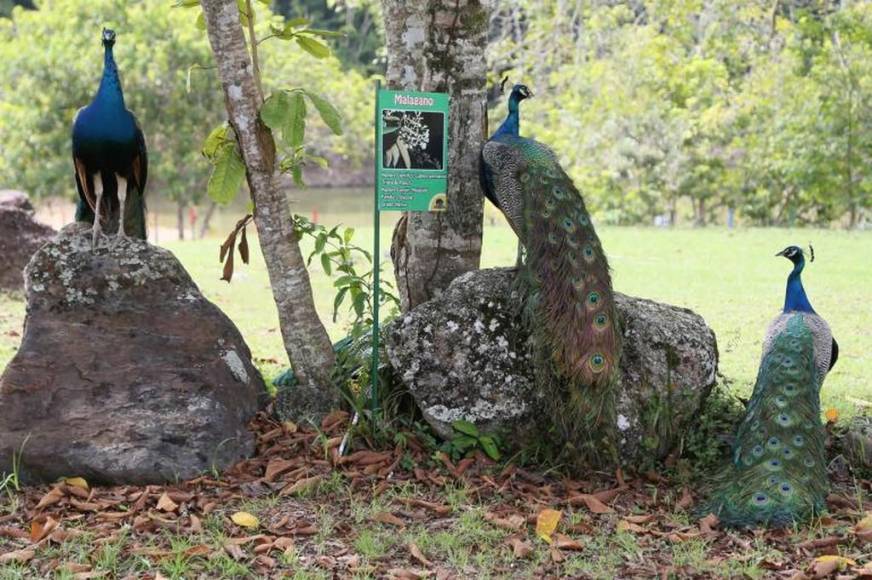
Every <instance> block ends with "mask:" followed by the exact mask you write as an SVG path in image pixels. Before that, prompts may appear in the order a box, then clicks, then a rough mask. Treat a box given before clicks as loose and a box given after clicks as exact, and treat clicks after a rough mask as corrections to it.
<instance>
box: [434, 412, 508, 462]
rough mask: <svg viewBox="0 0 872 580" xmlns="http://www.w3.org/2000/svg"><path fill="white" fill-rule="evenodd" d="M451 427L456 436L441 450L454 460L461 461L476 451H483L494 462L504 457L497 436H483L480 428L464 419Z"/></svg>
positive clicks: (444, 444) (443, 445) (455, 422)
mask: <svg viewBox="0 0 872 580" xmlns="http://www.w3.org/2000/svg"><path fill="white" fill-rule="evenodd" d="M451 427H452V429H454V431H456V434H455V436H454V437H453V438H452V439H451V440H450V441H446V442H445V443H443V444H442V447H441V448H440V449H441V450H442V451H444V452H445V453H447V454H449V455H450V456H451V457H452V458H453V459H459V458H461V457H463V456H464V455H466V454H468V453H469V452H471V451H474V450H476V449H481V450H482V451H484V452H485V454H486V455H487V456H488V457H490V458H491V459H493V460H494V461H499V460H500V458H501V457H502V454H501V453H500V446H499V440H498V439H497V437H496V436H494V435H482V434H481V433H479V431H478V427H476V426H475V425H473V424H472V423H470V422H469V421H464V420H462V419H460V420H457V421H454V422H453V423H451Z"/></svg>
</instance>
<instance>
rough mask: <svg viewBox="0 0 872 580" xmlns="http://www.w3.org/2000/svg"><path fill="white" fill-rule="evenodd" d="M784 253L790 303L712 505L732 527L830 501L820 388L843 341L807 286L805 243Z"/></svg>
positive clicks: (801, 512)
mask: <svg viewBox="0 0 872 580" xmlns="http://www.w3.org/2000/svg"><path fill="white" fill-rule="evenodd" d="M776 255H777V256H784V257H785V258H787V259H789V260H790V261H791V262H793V270H792V271H791V272H790V275H789V276H788V277H787V293H786V297H785V299H784V311H783V312H782V313H781V314H780V315H779V316H778V317H777V318H776V319H775V320H773V321H772V323H771V324H770V325H769V329H768V330H767V332H766V338H765V340H764V342H763V357H762V360H761V362H760V370H759V371H758V373H757V383H756V385H755V386H754V393H753V394H752V396H751V400H750V402H749V403H748V408H747V410H746V414H745V419H744V420H743V421H742V423H741V424H740V426H739V430H738V433H737V435H736V442H735V444H734V447H733V456H732V461H731V463H730V464H729V465H728V466H727V467H726V469H725V470H724V472H723V473H721V474H720V477H719V479H718V481H717V483H716V484H715V487H714V491H713V493H712V496H711V500H710V502H709V504H708V505H707V506H706V510H708V511H711V512H713V513H714V514H716V515H717V516H718V517H719V518H720V520H721V522H722V523H724V524H726V525H728V526H732V527H750V526H755V525H764V526H766V525H770V526H779V527H780V526H786V525H790V524H792V523H794V522H802V521H805V520H808V519H809V518H811V517H812V516H814V515H815V514H817V513H820V512H821V511H822V510H823V509H824V499H825V498H826V495H827V488H828V487H829V485H828V481H827V466H826V454H825V449H824V443H825V438H826V434H825V431H824V428H823V425H822V424H821V420H820V389H821V385H822V384H823V382H824V377H826V375H827V373H828V372H829V371H830V369H832V368H833V365H835V364H836V359H837V358H838V356H839V346H838V344H837V343H836V341H835V340H834V339H833V335H832V333H831V332H830V327H829V326H828V325H827V323H826V321H825V320H824V319H823V318H821V317H820V316H818V314H817V313H816V312H815V311H814V309H813V308H812V307H811V303H810V302H809V300H808V297H807V296H806V294H805V289H804V288H803V285H802V278H801V274H802V270H803V268H804V267H805V255H804V253H803V251H802V249H801V248H799V247H797V246H790V247H788V248H785V249H784V250H783V251H781V252H779V253H778V254H776ZM811 259H812V260H814V253H813V251H812V254H811Z"/></svg>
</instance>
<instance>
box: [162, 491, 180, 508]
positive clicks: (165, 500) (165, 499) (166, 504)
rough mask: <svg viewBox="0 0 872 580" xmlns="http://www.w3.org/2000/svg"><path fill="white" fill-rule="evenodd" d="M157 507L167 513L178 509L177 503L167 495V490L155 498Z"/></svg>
mask: <svg viewBox="0 0 872 580" xmlns="http://www.w3.org/2000/svg"><path fill="white" fill-rule="evenodd" d="M157 509H159V510H161V511H163V512H168V513H169V512H174V511H176V510H177V509H179V504H177V503H176V502H174V501H173V500H171V499H170V496H168V495H167V492H163V494H161V496H160V498H159V499H158V500H157Z"/></svg>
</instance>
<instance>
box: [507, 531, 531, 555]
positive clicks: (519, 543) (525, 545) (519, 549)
mask: <svg viewBox="0 0 872 580" xmlns="http://www.w3.org/2000/svg"><path fill="white" fill-rule="evenodd" d="M506 542H507V543H508V544H509V545H510V546H511V547H512V554H514V556H515V558H526V557H527V556H529V555H530V554H532V553H533V545H532V544H530V542H528V541H526V540H522V539H521V538H519V537H517V536H512V537H511V538H509V539H508V540H506Z"/></svg>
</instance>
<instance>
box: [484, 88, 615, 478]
mask: <svg viewBox="0 0 872 580" xmlns="http://www.w3.org/2000/svg"><path fill="white" fill-rule="evenodd" d="M531 96H532V94H531V92H530V90H529V89H528V88H527V87H526V86H524V85H515V86H514V87H513V88H512V92H511V95H510V96H509V114H508V116H507V117H506V120H505V121H503V124H502V125H500V127H499V129H497V131H496V132H495V133H494V134H493V136H492V137H491V138H490V140H488V141H487V143H485V145H484V147H483V148H482V159H481V181H482V188H483V189H484V191H485V195H486V196H487V198H488V199H489V200H491V202H493V203H494V205H496V206H497V207H498V208H499V209H500V211H502V212H503V214H504V215H505V216H506V219H507V220H508V222H509V224H510V225H511V227H512V229H513V230H514V231H515V234H517V236H518V238H519V239H520V241H521V244H522V245H523V247H524V250H525V259H524V263H523V265H522V267H521V276H520V278H519V282H520V283H521V285H522V288H523V291H524V292H525V293H526V301H525V312H524V319H525V321H526V324H527V325H528V327H529V328H530V331H531V337H532V340H533V345H534V352H535V361H534V364H535V365H536V376H537V381H538V382H539V385H540V388H541V389H543V393H544V394H545V400H546V402H547V404H549V405H550V407H551V408H550V410H551V416H552V418H553V420H554V422H555V424H556V426H557V427H558V430H559V432H560V435H562V437H563V438H564V440H565V443H566V444H567V447H568V449H567V450H568V451H570V452H571V453H573V454H575V455H577V457H576V458H575V461H581V462H587V463H593V464H603V463H606V462H615V461H616V459H617V455H616V447H615V445H614V441H615V437H614V435H615V433H616V431H615V427H616V419H615V412H614V408H615V391H616V385H617V383H618V380H619V363H620V356H621V332H620V328H619V323H618V318H617V311H616V308H615V300H614V295H613V293H612V283H611V276H610V274H609V266H608V262H607V261H606V256H605V253H604V252H603V248H602V245H601V244H600V241H599V238H598V237H597V235H596V232H595V231H594V228H593V225H592V224H591V220H590V216H589V214H588V212H587V210H586V209H585V206H584V201H583V200H582V198H581V195H580V194H579V192H578V190H577V189H576V188H575V185H574V184H573V183H572V180H571V179H570V177H569V176H568V175H567V174H566V172H565V171H564V170H563V168H562V167H561V166H560V163H559V162H558V161H557V157H556V156H555V154H554V152H553V151H551V149H549V148H548V147H546V146H545V145H543V144H542V143H539V142H537V141H534V140H532V139H526V138H524V137H521V136H520V134H519V122H520V118H519V105H520V103H521V101H523V100H524V99H526V98H529V97H531Z"/></svg>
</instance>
